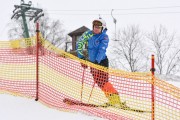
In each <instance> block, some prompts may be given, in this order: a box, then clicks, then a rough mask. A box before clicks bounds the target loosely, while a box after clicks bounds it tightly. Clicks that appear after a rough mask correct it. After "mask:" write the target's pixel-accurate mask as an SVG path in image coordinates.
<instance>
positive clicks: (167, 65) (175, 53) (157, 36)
mask: <svg viewBox="0 0 180 120" xmlns="http://www.w3.org/2000/svg"><path fill="white" fill-rule="evenodd" d="M147 38H148V39H149V40H150V41H151V43H152V48H150V49H151V50H152V52H154V54H155V56H156V61H155V62H156V65H157V67H156V68H157V72H158V73H159V74H166V75H168V74H176V73H177V72H179V71H180V67H179V66H180V61H179V58H180V48H179V47H178V46H177V42H176V41H175V33H172V34H169V33H168V31H167V29H166V28H165V27H163V26H162V25H160V27H158V28H154V31H153V32H152V33H150V34H148V36H147Z"/></svg>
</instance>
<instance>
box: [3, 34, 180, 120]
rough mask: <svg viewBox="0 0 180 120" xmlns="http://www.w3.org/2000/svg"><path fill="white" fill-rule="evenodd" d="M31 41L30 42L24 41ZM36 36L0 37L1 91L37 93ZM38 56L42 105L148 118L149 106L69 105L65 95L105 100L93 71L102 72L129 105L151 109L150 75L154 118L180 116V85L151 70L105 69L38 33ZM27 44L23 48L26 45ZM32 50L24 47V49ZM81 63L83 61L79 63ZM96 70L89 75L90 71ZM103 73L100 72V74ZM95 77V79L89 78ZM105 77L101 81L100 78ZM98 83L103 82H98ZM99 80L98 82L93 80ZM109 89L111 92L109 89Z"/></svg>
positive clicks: (116, 116) (97, 101)
mask: <svg viewBox="0 0 180 120" xmlns="http://www.w3.org/2000/svg"><path fill="white" fill-rule="evenodd" d="M28 43H31V44H32V47H29V46H28ZM35 43H36V42H35V37H32V38H30V39H21V40H14V41H10V42H0V92H1V93H6V92H8V93H11V94H14V95H19V96H25V97H30V98H34V99H35V98H36V92H37V88H36V87H37V83H36V82H37V81H36V79H37V70H36V62H37V56H36V46H35ZM41 43H42V46H41V47H40V48H39V49H40V50H39V56H38V58H39V59H38V65H39V66H38V71H39V72H38V75H39V76H38V78H39V81H38V100H39V101H40V102H41V103H43V104H44V105H46V106H48V107H51V108H55V109H59V110H64V111H67V110H68V111H71V112H83V113H85V114H89V115H95V116H98V117H102V118H105V119H111V120H117V119H128V120H129V119H135V120H136V119H138V120H150V119H152V113H151V112H144V113H141V112H135V111H129V110H123V109H119V108H115V107H107V108H103V107H88V106H83V105H82V106H81V105H68V104H66V103H64V102H63V100H64V99H65V98H68V99H72V100H78V101H83V103H91V104H96V105H101V104H103V103H106V102H108V99H107V97H106V94H105V91H106V90H105V89H108V86H107V88H102V87H99V86H100V84H98V81H96V82H95V80H94V79H95V78H94V77H95V76H98V75H103V76H101V77H102V80H104V79H103V77H105V78H108V81H109V83H110V84H112V85H113V87H114V89H115V90H116V91H117V92H118V94H119V96H120V99H121V101H126V104H127V105H128V106H130V107H131V108H133V109H140V110H144V111H152V79H154V100H155V103H154V104H155V106H154V110H155V111H154V117H155V120H165V119H167V120H170V119H171V120H178V119H180V89H179V88H177V87H175V86H173V85H171V84H169V83H167V82H165V81H163V80H160V79H158V78H156V77H153V76H152V74H151V73H150V72H147V73H145V72H144V73H140V72H134V73H132V72H126V71H121V70H115V69H106V68H104V67H100V66H98V65H94V64H92V63H90V62H85V61H84V60H80V59H78V58H77V57H76V56H73V55H71V54H69V53H66V52H64V51H63V50H60V49H58V48H56V47H55V46H54V45H52V44H50V43H49V42H48V41H46V40H44V39H43V38H42V37H41ZM27 46H28V47H29V48H28V49H27V48H26V47H27ZM29 50H30V51H31V52H28V51H29ZM81 63H83V64H85V65H88V67H87V68H83V67H82V66H81ZM95 73H96V75H93V74H95ZM102 73H103V74H102ZM94 83H95V84H94ZM104 83H106V82H104ZM101 84H103V82H102V83H101ZM98 85H99V86H98ZM108 92H113V90H110V91H108Z"/></svg>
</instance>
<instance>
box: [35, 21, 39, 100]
mask: <svg viewBox="0 0 180 120" xmlns="http://www.w3.org/2000/svg"><path fill="white" fill-rule="evenodd" d="M36 37H37V38H36V99H35V100H36V101H38V99H39V98H38V96H39V93H38V92H39V23H36Z"/></svg>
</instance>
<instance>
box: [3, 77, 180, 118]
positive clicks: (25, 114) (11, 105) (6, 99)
mask: <svg viewBox="0 0 180 120" xmlns="http://www.w3.org/2000/svg"><path fill="white" fill-rule="evenodd" d="M159 78H161V79H163V80H166V81H167V82H169V83H170V84H173V85H175V86H177V87H178V88H180V77H179V76H159ZM0 120H103V119H101V118H97V117H93V116H87V115H84V114H82V113H69V112H62V111H58V110H55V109H51V108H48V107H46V106H44V105H42V104H41V103H39V102H35V100H33V99H27V98H22V97H15V96H12V95H8V94H0Z"/></svg>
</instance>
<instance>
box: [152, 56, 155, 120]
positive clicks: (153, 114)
mask: <svg viewBox="0 0 180 120" xmlns="http://www.w3.org/2000/svg"><path fill="white" fill-rule="evenodd" d="M151 66H152V67H151V73H152V86H151V90H152V93H151V98H152V101H151V102H152V120H154V119H155V104H154V102H155V101H154V72H155V67H154V55H152V57H151Z"/></svg>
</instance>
